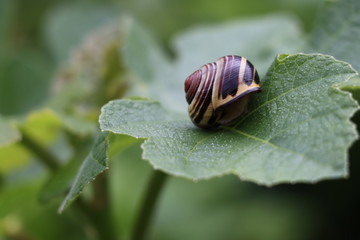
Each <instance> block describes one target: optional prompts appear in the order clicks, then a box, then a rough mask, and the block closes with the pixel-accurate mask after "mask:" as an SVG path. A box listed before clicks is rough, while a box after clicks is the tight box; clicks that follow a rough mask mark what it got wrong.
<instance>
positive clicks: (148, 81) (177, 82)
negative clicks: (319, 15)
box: [121, 15, 303, 112]
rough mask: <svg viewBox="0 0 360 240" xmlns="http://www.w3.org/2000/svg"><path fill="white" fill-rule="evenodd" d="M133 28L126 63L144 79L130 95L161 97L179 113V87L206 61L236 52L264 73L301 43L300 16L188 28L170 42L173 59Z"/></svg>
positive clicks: (181, 108)
mask: <svg viewBox="0 0 360 240" xmlns="http://www.w3.org/2000/svg"><path fill="white" fill-rule="evenodd" d="M129 32H130V33H129V36H128V39H127V41H128V42H127V44H126V46H125V47H124V48H122V51H121V53H123V54H124V59H126V60H124V61H125V63H127V67H128V68H129V69H130V70H132V72H133V73H135V74H136V75H137V79H138V80H140V83H142V84H140V85H139V84H138V85H136V86H135V88H136V89H135V90H133V91H132V92H130V93H129V95H137V96H142V97H148V98H151V99H155V100H158V101H160V102H161V103H162V104H163V105H164V107H166V108H168V109H170V110H172V111H178V112H185V110H186V109H187V104H186V102H185V98H184V93H183V91H182V90H181V91H180V89H183V88H184V86H183V84H184V79H185V78H186V77H187V76H188V75H190V74H191V73H192V72H194V71H195V70H196V69H197V68H198V67H200V66H202V65H203V64H205V63H207V62H209V61H215V60H216V59H218V58H219V57H222V56H224V55H227V54H238V55H241V56H244V57H246V58H247V59H248V60H250V61H251V62H252V63H253V64H254V65H255V66H256V68H257V69H258V70H259V73H260V75H261V76H264V74H265V72H266V69H267V68H268V66H269V65H270V64H271V62H272V61H273V58H274V56H276V55H277V54H279V53H281V52H295V51H297V50H298V49H299V48H300V47H301V45H302V44H303V41H302V39H303V37H302V34H301V31H300V30H299V27H298V24H297V22H296V20H295V19H293V18H291V17H289V16H286V15H270V16H265V17H261V18H257V19H248V20H240V21H234V22H230V23H224V24H219V25H216V26H199V27H196V28H193V29H191V30H188V31H186V32H184V33H182V34H180V35H177V37H176V38H175V40H174V41H173V43H172V45H173V48H174V51H175V55H176V60H174V61H169V60H168V59H167V58H166V57H165V56H164V54H163V53H162V51H161V50H160V48H159V47H158V46H157V44H156V42H155V41H154V39H152V38H151V37H150V36H149V35H148V34H147V32H146V31H145V30H144V29H143V28H142V27H141V26H139V25H138V24H136V22H133V23H132V25H130V31H129ZM264 39H266V41H264ZM254 46H256V47H254ZM154 63H156V64H154ZM160 92H161V94H159V93H160Z"/></svg>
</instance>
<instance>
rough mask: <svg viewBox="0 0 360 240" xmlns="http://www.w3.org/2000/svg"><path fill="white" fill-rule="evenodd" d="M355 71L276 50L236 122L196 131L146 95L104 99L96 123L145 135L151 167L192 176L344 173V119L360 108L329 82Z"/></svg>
mask: <svg viewBox="0 0 360 240" xmlns="http://www.w3.org/2000/svg"><path fill="white" fill-rule="evenodd" d="M356 74H357V73H356V71H355V70H354V69H353V68H351V66H350V65H349V64H347V63H345V62H341V61H337V60H335V59H334V58H333V57H330V56H325V55H321V54H314V55H307V54H295V55H279V56H278V57H277V58H276V59H275V61H274V63H273V65H272V66H271V67H270V69H269V70H268V73H267V75H266V77H265V79H264V80H263V83H262V84H263V85H262V86H263V89H264V91H263V92H262V93H261V94H258V95H256V97H255V98H254V99H253V101H252V103H251V104H250V106H249V112H248V114H247V115H246V116H245V117H244V118H243V119H242V120H241V122H240V123H239V124H237V125H236V126H234V127H223V128H220V129H217V130H215V131H204V130H201V129H197V128H196V127H194V126H193V125H192V123H191V122H190V120H187V119H186V120H184V117H185V116H179V115H173V114H169V113H168V112H167V110H165V109H164V108H162V107H161V106H160V104H158V103H156V102H153V101H147V100H117V101H112V102H110V103H108V104H107V105H105V106H104V107H103V108H102V113H101V116H100V120H99V121H100V127H101V129H102V130H103V131H110V132H114V133H118V134H127V135H131V136H133V137H137V138H146V139H147V140H145V142H144V143H143V145H142V148H143V151H144V152H143V158H144V159H147V160H149V162H150V163H151V164H152V165H153V166H154V168H156V169H161V170H163V171H165V172H167V173H169V174H173V175H178V176H184V177H187V178H190V179H193V180H198V179H205V178H211V177H215V176H221V175H224V174H230V173H233V174H236V175H238V176H239V177H240V178H241V179H244V180H251V181H254V182H256V183H259V184H265V185H272V184H276V183H281V182H316V181H319V180H321V179H328V178H339V177H345V176H347V174H348V170H347V162H346V160H347V149H348V147H349V146H350V145H351V143H352V142H353V141H354V140H355V139H356V138H357V134H356V131H355V128H354V126H353V124H352V123H351V122H350V120H349V118H350V117H351V116H352V114H353V113H354V112H355V110H356V109H357V108H358V106H357V104H356V103H355V102H354V100H352V98H351V96H350V95H349V93H345V92H342V91H340V90H338V89H337V88H335V87H333V86H334V85H336V84H339V83H341V82H344V81H347V80H348V79H350V78H351V77H353V76H354V75H356ZM181 90H182V89H181ZM179 91H180V89H179Z"/></svg>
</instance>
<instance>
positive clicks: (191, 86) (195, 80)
mask: <svg viewBox="0 0 360 240" xmlns="http://www.w3.org/2000/svg"><path fill="white" fill-rule="evenodd" d="M201 75H202V71H201V69H199V70H197V71H195V72H194V73H193V74H191V75H190V76H189V77H187V78H186V80H185V92H186V101H187V103H188V104H190V103H191V101H192V100H193V99H194V96H195V94H196V91H197V89H198V87H199V85H200V80H201Z"/></svg>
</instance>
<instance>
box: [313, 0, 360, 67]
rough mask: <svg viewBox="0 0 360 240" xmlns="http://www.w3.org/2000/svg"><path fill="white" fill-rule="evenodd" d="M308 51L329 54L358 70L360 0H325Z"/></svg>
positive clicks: (359, 65) (359, 64)
mask: <svg viewBox="0 0 360 240" xmlns="http://www.w3.org/2000/svg"><path fill="white" fill-rule="evenodd" d="M325 5H326V6H325V7H324V8H323V11H322V12H321V14H320V16H319V18H318V21H317V24H316V26H315V28H314V30H313V33H312V35H311V37H310V39H309V46H308V52H311V51H314V52H320V53H324V54H330V55H332V56H334V57H336V58H337V59H340V60H343V61H347V62H349V63H351V64H352V65H353V67H354V68H355V69H356V70H358V71H359V70H360V44H359V39H360V1H358V0H341V1H325Z"/></svg>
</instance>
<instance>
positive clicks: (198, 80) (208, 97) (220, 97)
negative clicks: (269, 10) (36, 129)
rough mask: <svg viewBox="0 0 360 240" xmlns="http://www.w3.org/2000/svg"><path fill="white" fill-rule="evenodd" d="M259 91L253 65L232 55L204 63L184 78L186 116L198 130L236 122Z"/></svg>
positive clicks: (242, 58)
mask: <svg viewBox="0 0 360 240" xmlns="http://www.w3.org/2000/svg"><path fill="white" fill-rule="evenodd" d="M260 91H261V88H260V79H259V75H258V73H257V71H256V69H255V68H254V66H253V65H252V64H251V62H249V61H248V60H246V59H245V58H244V57H240V56H235V55H229V56H224V57H222V58H219V59H218V60H217V61H215V62H213V63H208V64H205V65H204V66H202V67H201V68H200V69H198V70H196V71H195V72H194V73H192V74H191V75H190V76H188V77H187V78H186V79H185V93H186V101H187V102H188V104H189V107H188V112H189V116H190V118H191V120H192V122H193V123H194V124H195V125H196V126H198V127H200V128H214V127H217V126H220V125H232V124H234V123H236V122H237V121H238V120H239V118H240V117H241V116H243V114H245V113H246V111H247V105H248V103H249V100H250V97H251V95H253V94H254V93H256V92H260Z"/></svg>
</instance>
